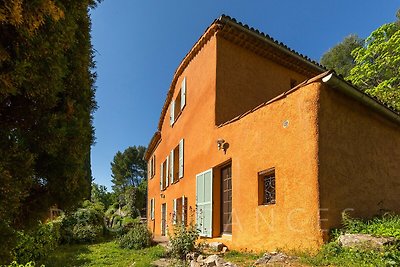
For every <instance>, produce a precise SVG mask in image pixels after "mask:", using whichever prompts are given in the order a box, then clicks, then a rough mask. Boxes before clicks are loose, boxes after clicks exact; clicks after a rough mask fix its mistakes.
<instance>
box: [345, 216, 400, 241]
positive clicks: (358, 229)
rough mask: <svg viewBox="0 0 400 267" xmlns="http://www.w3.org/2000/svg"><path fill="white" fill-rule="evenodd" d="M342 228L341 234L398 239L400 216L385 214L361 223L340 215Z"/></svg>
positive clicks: (399, 235)
mask: <svg viewBox="0 0 400 267" xmlns="http://www.w3.org/2000/svg"><path fill="white" fill-rule="evenodd" d="M342 217H343V225H344V228H343V229H342V232H345V233H349V234H354V233H361V234H371V235H374V236H386V237H388V236H393V237H395V238H396V239H400V216H399V215H394V214H385V215H383V216H380V217H375V218H373V219H371V220H367V221H363V220H360V219H354V218H351V217H350V216H349V215H348V214H347V213H343V214H342Z"/></svg>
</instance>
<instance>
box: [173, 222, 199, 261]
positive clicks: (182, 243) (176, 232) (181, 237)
mask: <svg viewBox="0 0 400 267" xmlns="http://www.w3.org/2000/svg"><path fill="white" fill-rule="evenodd" d="M168 236H169V241H170V244H171V250H170V253H171V254H172V256H173V257H175V258H180V259H183V258H185V257H186V254H188V253H189V252H193V251H197V250H198V248H197V247H196V240H197V239H198V238H199V230H198V229H197V227H196V225H195V224H193V223H192V224H190V225H189V226H185V225H183V224H175V225H174V226H173V233H168Z"/></svg>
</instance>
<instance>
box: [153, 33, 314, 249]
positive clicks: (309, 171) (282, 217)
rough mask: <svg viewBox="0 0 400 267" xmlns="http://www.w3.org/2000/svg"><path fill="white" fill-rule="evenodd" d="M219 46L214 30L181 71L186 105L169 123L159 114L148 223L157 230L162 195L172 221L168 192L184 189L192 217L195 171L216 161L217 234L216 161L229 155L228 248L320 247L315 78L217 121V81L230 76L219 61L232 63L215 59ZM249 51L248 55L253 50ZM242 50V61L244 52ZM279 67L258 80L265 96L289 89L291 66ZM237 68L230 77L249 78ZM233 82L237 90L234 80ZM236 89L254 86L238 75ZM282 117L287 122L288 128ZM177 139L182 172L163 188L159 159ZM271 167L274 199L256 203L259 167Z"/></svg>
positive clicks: (216, 176)
mask: <svg viewBox="0 0 400 267" xmlns="http://www.w3.org/2000/svg"><path fill="white" fill-rule="evenodd" d="M217 47H218V46H217V45H216V38H212V39H211V40H210V41H209V42H208V43H207V44H206V45H205V47H203V49H202V50H201V51H200V52H199V54H197V56H196V57H195V58H194V59H193V60H192V62H191V63H190V64H189V65H188V67H187V68H186V69H185V70H184V71H183V74H182V75H181V77H179V79H178V82H177V87H176V88H175V93H174V97H173V99H175V98H176V96H177V94H178V91H179V85H180V84H181V83H180V81H181V80H182V79H183V77H186V81H187V97H186V107H185V108H184V110H183V112H182V113H181V114H180V116H179V117H178V119H177V120H176V122H175V124H174V125H173V127H171V126H170V125H169V116H165V118H164V121H163V125H162V132H161V141H160V143H159V145H158V146H157V147H156V149H155V152H154V153H155V155H156V174H155V176H154V178H153V179H150V180H149V196H148V197H149V199H151V198H154V199H155V220H154V221H151V220H149V222H148V224H149V228H150V229H151V230H152V231H153V232H154V234H155V235H156V236H159V235H160V234H161V204H162V203H166V204H167V214H168V225H169V226H171V222H172V215H171V212H172V209H173V199H176V198H179V197H182V196H183V195H184V196H185V197H187V200H188V205H189V207H190V208H189V210H192V211H193V212H192V213H191V214H190V211H189V217H192V219H194V218H195V216H194V211H195V207H196V175H197V174H199V173H202V172H204V171H206V170H209V169H213V187H214V190H213V198H214V199H213V229H212V230H213V231H212V233H213V237H214V238H219V237H220V236H221V231H220V230H221V220H220V217H221V216H220V213H221V202H220V186H221V182H220V167H221V166H224V165H225V164H227V163H230V164H231V166H232V206H233V210H232V220H233V225H232V235H231V236H224V237H223V239H224V242H225V243H227V244H229V245H230V248H234V249H250V250H266V249H276V248H282V247H287V248H317V247H318V246H319V245H320V244H321V242H322V236H321V232H320V231H319V229H320V227H319V217H318V216H319V212H318V207H319V203H318V182H317V173H318V165H317V158H316V157H317V127H316V125H317V123H316V121H317V117H316V116H317V106H318V105H317V102H318V92H319V91H318V88H319V84H318V83H314V84H310V85H308V86H306V87H303V88H301V90H298V91H295V92H293V93H291V94H289V95H288V96H286V97H285V98H282V99H280V100H277V101H276V102H273V103H271V104H269V105H267V106H264V107H262V108H259V109H258V110H256V111H255V112H253V113H251V114H248V115H246V116H245V117H243V118H242V119H240V120H238V121H235V122H232V123H230V124H227V125H225V126H223V127H219V128H218V127H217V126H216V125H215V122H216V120H215V118H216V114H218V112H224V110H218V109H216V108H215V106H216V105H218V103H217V104H216V92H219V90H223V89H220V86H222V85H224V86H230V85H229V82H227V81H222V80H224V79H227V80H229V79H231V78H232V77H230V76H228V73H227V72H224V71H223V72H224V74H219V71H220V69H223V70H225V71H226V70H227V69H230V68H231V63H230V62H229V61H228V60H227V59H224V61H220V62H217V60H216V59H218V58H219V57H217V55H216V54H217V51H218V49H217ZM224 49H226V48H224ZM248 56H249V57H250V59H249V61H252V60H253V59H252V58H253V57H254V55H253V54H249V55H248ZM241 57H242V60H244V61H246V54H245V53H244V54H243V55H242V56H241ZM263 60H264V61H266V59H263ZM263 64H264V63H263ZM271 64H272V63H271ZM240 67H241V66H236V68H240ZM259 67H260V68H261V67H262V66H259ZM279 72H280V75H281V76H279V75H277V74H276V75H275V80H274V83H273V84H268V86H267V85H263V84H259V85H257V86H258V87H257V90H259V91H260V92H265V91H266V92H268V91H269V90H272V91H273V92H274V93H272V94H270V95H268V94H265V95H264V96H263V97H264V98H266V97H271V98H272V97H274V96H276V95H278V94H279V93H282V92H283V91H285V90H287V89H289V87H290V86H289V84H290V78H289V77H292V76H293V75H292V73H291V71H288V70H287V72H288V73H287V74H286V75H285V69H283V68H280V69H279ZM232 75H233V74H232ZM234 75H235V76H241V77H235V79H237V80H243V81H246V79H247V77H246V76H247V75H248V73H247V71H238V72H237V73H235V74H234ZM260 75H261V72H260ZM296 77H297V76H296ZM297 78H298V79H300V78H301V77H297ZM217 79H218V82H216V80H217ZM283 84H284V85H283ZM275 87H277V88H275ZM233 90H238V87H235V88H233ZM241 90H242V91H243V92H252V90H254V84H253V83H251V82H249V83H246V82H243V83H241ZM250 95H251V94H250ZM246 97H247V95H246V94H243V95H240V94H239V95H231V96H230V97H229V98H228V101H231V102H232V105H238V106H240V103H241V102H242V101H246V100H245V98H246ZM249 97H250V96H249ZM265 100H268V99H265ZM254 101H255V99H254ZM254 101H250V102H249V103H252V104H251V105H252V107H255V106H256V105H257V104H259V103H258V102H257V103H256V102H254ZM225 104H226V103H225ZM229 106H231V105H230V104H229ZM167 114H169V110H168V111H167ZM232 115H233V114H230V116H232ZM284 121H288V123H289V124H288V127H286V128H285V127H284V126H283V123H284ZM220 138H223V139H224V140H225V141H226V142H227V143H229V148H228V149H227V151H226V154H225V153H224V152H223V150H218V149H217V142H216V141H217V139H220ZM180 139H184V178H183V179H181V180H180V181H179V182H177V183H176V184H172V185H169V187H168V188H167V189H166V190H164V191H162V192H160V164H161V162H163V161H164V160H165V159H166V157H167V156H168V155H169V153H170V151H171V150H172V149H173V148H174V147H176V146H177V145H178V143H179V140H180ZM271 167H273V168H275V172H276V188H277V189H276V194H277V196H276V204H274V205H268V206H267V205H266V206H264V205H259V204H258V202H259V200H258V186H259V184H258V180H259V179H258V172H260V171H263V170H265V169H268V168H271ZM170 230H171V227H170Z"/></svg>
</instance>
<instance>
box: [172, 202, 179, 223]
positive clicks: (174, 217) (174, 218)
mask: <svg viewBox="0 0 400 267" xmlns="http://www.w3.org/2000/svg"><path fill="white" fill-rule="evenodd" d="M173 204H174V212H173V213H172V216H173V223H174V224H176V215H177V212H178V210H177V208H176V206H177V203H176V199H174V200H173Z"/></svg>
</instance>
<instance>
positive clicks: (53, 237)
mask: <svg viewBox="0 0 400 267" xmlns="http://www.w3.org/2000/svg"><path fill="white" fill-rule="evenodd" d="M17 234H18V239H17V240H18V242H17V246H16V247H15V248H14V249H13V254H14V257H15V258H16V259H17V260H18V262H21V263H27V262H30V261H37V260H40V259H43V258H45V257H46V256H47V255H48V254H49V252H51V251H52V250H54V249H55V248H56V247H57V246H58V244H59V240H60V225H59V222H51V223H46V224H39V226H38V228H37V229H35V230H34V231H31V232H24V231H19V232H18V233H17Z"/></svg>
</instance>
